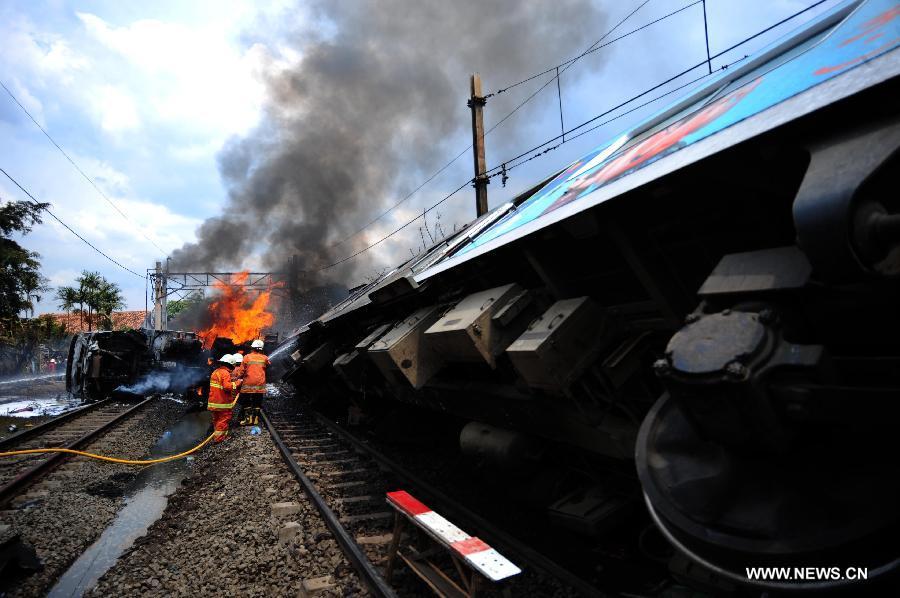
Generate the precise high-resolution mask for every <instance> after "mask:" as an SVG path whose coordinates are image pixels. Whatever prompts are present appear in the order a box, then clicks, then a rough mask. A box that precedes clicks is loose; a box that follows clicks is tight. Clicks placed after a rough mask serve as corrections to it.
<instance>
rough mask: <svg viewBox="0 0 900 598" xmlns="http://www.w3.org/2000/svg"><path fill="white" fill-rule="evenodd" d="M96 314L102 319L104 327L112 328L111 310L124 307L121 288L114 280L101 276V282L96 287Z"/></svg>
mask: <svg viewBox="0 0 900 598" xmlns="http://www.w3.org/2000/svg"><path fill="white" fill-rule="evenodd" d="M95 302H96V305H95V307H96V310H97V314H98V315H100V317H101V318H102V319H103V320H102V321H103V323H104V324H105V325H106V328H108V329H109V330H112V327H113V324H112V312H114V311H116V310H117V309H122V308H123V307H125V299H124V298H123V297H122V289H120V288H119V285H117V284H116V283H114V282H109V281H108V280H106V279H105V278H103V277H101V282H100V285H99V287H98V288H97V292H96V296H95Z"/></svg>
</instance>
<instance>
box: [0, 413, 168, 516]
mask: <svg viewBox="0 0 900 598" xmlns="http://www.w3.org/2000/svg"><path fill="white" fill-rule="evenodd" d="M155 398H156V397H155V396H152V397H150V398H147V399H144V400H143V401H141V402H140V403H138V404H137V405H135V406H134V407H131V408H130V409H127V410H125V411H123V412H122V413H120V414H119V415H117V416H115V417H114V418H112V419H111V420H109V421H108V422H106V423H104V424H102V425H100V426H99V427H97V428H94V429H93V430H91V431H90V432H88V433H87V434H85V435H84V436H81V437H80V438H78V439H76V440H73V441H72V442H70V443H69V444H66V445H65V446H62V447H60V448H67V449H78V448H81V447H83V446H84V445H86V444H88V443H89V442H90V441H91V440H93V439H94V438H96V437H97V436H98V435H100V434H102V433H103V432H106V431H107V430H109V429H110V428H111V427H113V426H114V425H116V424H117V423H119V422H120V421H122V420H123V419H125V418H126V417H128V416H130V415H131V414H133V413H135V412H136V411H137V410H139V409H141V408H142V407H144V406H145V405H147V403H149V402H150V401H152V400H153V399H155ZM70 457H71V455H67V454H66V453H54V454H53V455H52V456H51V457H50V458H48V459H46V460H44V461H41V462H40V463H38V464H37V465H35V466H34V467H31V468H30V469H27V470H25V471H24V472H22V473H21V474H19V475H18V476H16V477H15V478H13V479H12V480H10V481H9V482H8V483H7V484H5V485H4V486H3V487H2V488H0V506H3V505H5V504H6V503H7V502H9V500H10V499H11V498H12V497H13V496H15V495H16V494H18V493H19V492H20V491H21V489H22V488H24V487H26V486H28V485H29V484H30V483H31V482H32V481H34V479H35V478H36V477H38V476H40V475H42V474H45V473H47V472H48V471H50V470H51V469H53V468H54V467H57V466H58V465H60V464H61V463H62V462H63V461H65V460H66V459H68V458H70Z"/></svg>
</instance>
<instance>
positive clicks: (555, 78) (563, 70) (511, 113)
mask: <svg viewBox="0 0 900 598" xmlns="http://www.w3.org/2000/svg"><path fill="white" fill-rule="evenodd" d="M649 2H650V0H644V1H643V2H642V3H640V4H639V5H638V7H637V8H635V9H634V10H632V11H631V12H630V13H628V14H627V15H625V17H623V18H622V19H621V20H620V21H619V22H618V23H616V24H615V25H613V27H612V29H610V30H609V31H607V32H606V33H604V34H603V35H602V36H601V37H600V39H598V40H597V41H595V42H594V43H593V44H591V45H590V46H589V47H588V49H587V50H585V51H584V52H582V53H581V54H579V55H578V56H576V57H575V58H573V59H571V60H569V61H568V63H567V64H566V66H565V67H563V69H562V70H560V71H557V73H556V75H554V76H553V77H551V78H550V79H548V80H547V82H546V83H544V84H543V85H541V86H540V87H538V88H537V89H536V90H534V92H532V94H531V95H530V96H528V97H527V98H525V99H524V100H522V101H521V102H519V104H518V105H517V106H516V107H515V108H513V109H512V110H511V111H510V112H509V113H508V114H507V115H506V116H504V117H503V118H501V119H500V120H498V121H497V122H496V123H494V124H493V125H492V126H491V128H489V129H488V130H487V131H485V132H484V136H485V137H487V136H488V135H489V134H490V133H491V131H493V130H494V129H496V128H497V127H499V126H500V125H502V124H503V123H504V122H506V121H507V119H509V118H510V117H511V116H512V115H513V114H515V113H516V112H518V111H519V109H520V108H522V106H524V105H525V104H527V103H528V102H530V101H531V100H532V99H533V98H534V97H535V96H536V95H537V94H539V93H541V91H543V90H544V89H545V88H546V87H547V86H548V85H550V84H551V83H553V82H554V81H557V80H558V79H559V77H560V75H562V74H563V73H565V72H566V71H567V70H568V69H569V68H570V67H571V66H572V65H573V64H575V63H576V62H578V60H580V59H581V58H582V57H584V56H586V55H587V54H588V53H589V52H592V51H593V50H595V49H599V48H597V47H596V46H597V44H599V43H600V42H602V41H603V40H604V39H606V38H607V37H609V35H610V34H611V33H612V32H613V31H615V30H616V29H618V28H619V27H621V26H622V25H623V24H624V23H625V21H627V20H628V19H630V18H631V17H632V16H633V15H634V14H635V13H636V12H637V11H639V10H640V9H642V8H644V7H645V6H646V5H647V4H648V3H649ZM560 66H562V65H560ZM556 69H557V67H553V70H556ZM486 97H490V96H486ZM469 147H471V146H469Z"/></svg>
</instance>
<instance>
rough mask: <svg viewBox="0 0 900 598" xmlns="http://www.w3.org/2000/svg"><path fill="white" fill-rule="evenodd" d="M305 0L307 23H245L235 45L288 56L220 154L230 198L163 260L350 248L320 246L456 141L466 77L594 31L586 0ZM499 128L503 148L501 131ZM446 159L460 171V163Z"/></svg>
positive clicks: (206, 263)
mask: <svg viewBox="0 0 900 598" xmlns="http://www.w3.org/2000/svg"><path fill="white" fill-rule="evenodd" d="M311 4H312V9H311V14H312V15H313V18H312V20H311V21H310V20H308V19H307V20H306V21H305V22H304V24H302V25H291V24H290V17H291V15H292V14H294V13H292V11H286V12H285V14H284V20H283V22H281V23H278V24H277V26H275V29H276V31H277V32H276V33H273V31H272V24H271V23H270V24H269V26H266V27H260V29H261V30H262V29H265V32H264V33H263V32H262V31H257V32H250V33H248V35H247V38H248V40H250V41H253V42H258V41H262V42H263V43H266V44H268V45H270V47H278V46H279V45H281V46H282V47H283V46H287V47H289V48H291V49H293V50H294V51H295V52H297V54H298V55H299V56H300V58H299V59H297V60H296V61H295V62H294V63H293V64H292V65H290V66H289V67H288V68H281V69H280V70H279V69H276V68H274V67H273V68H272V69H271V70H270V72H268V73H267V75H266V84H267V89H268V97H267V101H266V107H265V114H264V117H263V119H262V123H261V124H260V126H259V127H258V128H257V129H256V130H255V131H254V132H253V134H251V135H250V136H248V137H246V138H243V139H234V140H232V141H230V142H229V143H228V144H226V146H225V147H224V148H223V149H222V151H221V153H220V155H219V166H220V171H221V175H222V178H223V180H224V181H225V184H226V186H227V188H228V193H229V196H228V200H227V202H226V204H225V207H224V209H223V212H222V214H221V215H219V216H216V217H214V218H210V219H209V220H207V221H206V222H204V223H203V224H202V225H201V226H200V228H199V230H198V231H197V237H198V241H197V242H196V243H190V244H186V245H184V246H183V247H182V248H181V249H179V250H177V251H175V252H174V254H173V256H172V257H173V267H174V268H175V269H178V270H207V269H236V268H240V267H241V266H246V265H247V262H248V261H251V262H252V263H253V264H255V265H257V266H259V265H261V266H262V267H263V268H264V269H266V270H276V271H277V270H282V269H283V268H285V267H286V263H287V261H288V260H289V259H290V257H291V256H294V255H296V256H298V258H299V267H300V269H301V270H304V271H306V272H309V273H315V272H316V271H318V270H319V269H320V268H322V267H323V266H326V265H328V264H330V263H332V262H333V261H335V260H336V259H339V258H342V257H344V256H346V255H349V254H350V253H352V252H354V251H355V250H358V249H360V248H362V247H364V246H365V245H367V243H368V242H371V241H372V240H373V238H372V237H369V238H367V237H366V236H365V235H361V236H359V237H357V238H355V239H353V240H351V241H348V242H347V243H344V244H343V245H340V246H338V247H334V246H333V245H334V244H335V243H336V242H338V241H340V240H341V239H343V238H344V237H345V236H346V235H348V234H350V233H352V232H353V231H355V230H356V229H357V228H358V227H360V226H362V225H363V224H365V223H366V222H367V221H368V220H369V219H371V218H372V217H373V216H374V215H376V214H378V213H380V212H381V211H383V210H384V209H385V207H386V206H387V205H389V204H391V203H393V202H394V201H396V200H397V199H398V198H399V197H402V196H403V195H405V194H406V193H407V192H409V191H410V190H412V189H413V188H415V186H416V184H417V183H419V182H420V181H421V180H422V179H423V178H424V177H425V176H427V175H428V174H430V173H431V172H433V171H434V170H436V169H437V168H438V167H440V166H441V165H443V164H444V163H445V162H446V161H447V160H448V158H449V157H450V156H452V155H453V154H455V153H456V152H458V151H459V149H460V146H461V145H462V144H463V143H465V142H466V141H468V140H470V138H469V137H468V135H469V133H468V127H469V121H470V116H469V112H468V109H467V108H466V105H465V101H466V98H467V96H468V81H469V75H470V74H471V73H472V72H480V73H481V74H482V76H483V77H484V80H485V89H484V92H485V93H486V92H488V91H489V90H490V89H493V88H495V87H496V86H499V85H502V84H506V83H510V82H514V81H516V80H518V79H519V78H521V77H524V76H527V75H528V74H531V73H533V72H535V71H537V70H540V69H543V68H545V67H547V66H551V65H553V64H555V63H556V62H558V61H561V60H563V59H566V58H569V57H571V56H573V55H577V54H578V53H579V52H580V51H581V50H583V49H585V48H587V47H588V46H589V45H590V44H591V43H592V42H593V41H595V40H596V39H597V38H599V37H600V36H601V35H602V33H603V31H604V26H605V17H604V15H603V14H602V12H601V11H600V10H599V8H598V6H597V4H596V3H594V2H591V0H553V1H552V2H550V1H547V2H522V1H521V0H493V1H489V2H485V1H483V0H453V1H448V0H413V1H410V0H361V1H347V2H344V1H340V2H336V1H334V0H313V2H312V3H311ZM307 14H310V13H307ZM285 23H287V24H285ZM592 60H594V61H596V60H597V59H596V58H593V59H592ZM595 67H596V62H594V67H592V68H595ZM575 71H576V69H573V70H572V72H573V75H572V76H576V75H575V74H574V73H575ZM567 76H568V75H567ZM522 95H523V94H518V95H516V94H513V93H509V94H503V95H499V96H496V97H495V98H493V99H491V100H490V104H489V107H490V113H489V115H491V116H493V117H494V118H498V117H499V115H501V114H505V112H507V111H509V110H510V109H511V108H512V107H513V106H514V105H515V103H517V102H518V101H519V100H520V99H521V98H522ZM544 108H546V107H544ZM534 114H535V113H534V111H533V107H532V106H529V107H528V108H527V109H526V110H523V111H522V113H521V114H518V115H517V116H516V119H517V121H516V123H514V126H515V127H524V128H527V126H528V123H529V120H530V118H531V117H533V115H534ZM486 122H487V123H488V124H490V122H491V118H490V117H488V118H487V119H486ZM508 130H509V128H506V131H508ZM506 131H505V132H504V139H505V141H506V142H507V143H512V142H513V141H514V140H515V135H514V134H513V135H512V136H510V134H509V133H508V132H506ZM491 143H492V144H493V145H490V147H491V149H492V151H494V150H498V149H499V148H498V146H497V142H496V141H494V140H493V139H492V141H491ZM498 153H499V152H498ZM457 167H458V170H457V172H458V173H460V175H461V177H463V180H464V178H465V177H467V176H470V175H471V172H470V171H471V158H469V157H468V156H467V157H466V158H465V159H461V160H460V161H459V162H458V163H457ZM437 191H443V190H442V189H438V190H436V192H437ZM470 203H471V202H466V206H467V209H466V211H465V213H466V214H468V213H469V212H471V211H472V210H471V206H470V205H469V204H470ZM417 209H419V210H421V207H419V208H417ZM449 209H454V208H449ZM459 209H460V210H461V208H459ZM460 213H461V214H462V212H460ZM469 217H471V215H470V216H469ZM467 219H468V218H465V217H464V218H463V220H467ZM386 226H387V225H383V227H382V228H381V229H378V230H379V231H380V232H384V230H386V228H385V227H386ZM413 230H414V229H413ZM407 249H408V248H407V247H406V246H405V245H404V246H400V247H390V246H388V245H382V246H379V248H378V250H377V251H370V252H367V253H365V254H363V255H362V256H360V257H359V258H356V259H354V260H352V261H351V262H348V263H347V264H346V265H345V266H343V267H342V268H338V269H334V270H329V271H327V272H326V273H324V275H323V274H307V275H306V276H305V277H304V278H302V279H301V280H302V283H303V284H305V285H308V286H314V285H319V284H322V283H324V282H328V281H329V280H332V281H334V280H337V281H340V282H343V283H346V284H348V285H349V286H353V285H354V284H356V283H358V282H360V280H357V279H358V278H361V277H363V276H365V275H366V274H367V273H370V272H372V270H374V269H375V268H376V267H380V266H384V265H387V264H390V263H394V262H397V261H399V260H400V258H402V257H403V255H404V254H406V257H409V253H408V251H407ZM249 256H253V257H252V258H250V257H249ZM260 260H261V262H260ZM379 260H380V261H379Z"/></svg>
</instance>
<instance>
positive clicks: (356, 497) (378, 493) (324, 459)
mask: <svg viewBox="0 0 900 598" xmlns="http://www.w3.org/2000/svg"><path fill="white" fill-rule="evenodd" d="M282 404H283V403H282ZM265 423H266V425H267V427H268V428H269V430H270V432H271V433H272V435H273V437H274V438H275V442H276V443H277V444H278V446H279V449H280V450H281V452H282V455H283V457H284V458H285V460H286V461H287V462H288V465H289V466H290V467H291V468H292V470H293V471H294V472H295V475H296V476H297V477H298V479H299V480H300V482H301V484H302V485H305V486H307V492H308V494H309V495H310V497H311V499H312V501H313V503H314V504H316V506H317V508H318V509H319V510H320V512H321V513H322V516H323V518H324V519H325V520H326V521H327V522H329V524H330V525H329V527H330V528H331V529H332V531H333V533H334V534H335V537H336V539H338V541H339V542H340V543H341V545H342V548H343V550H344V552H345V554H347V555H348V558H349V560H350V561H351V562H354V563H356V568H357V571H358V572H359V573H360V575H361V576H363V578H364V579H366V581H367V585H368V586H369V587H371V588H374V589H375V591H376V592H377V593H379V594H380V595H392V594H393V593H396V594H397V595H408V596H417V595H422V594H423V593H424V594H428V593H429V592H428V589H427V587H426V586H425V585H424V582H422V581H421V580H420V579H418V578H417V577H415V576H414V575H413V574H412V573H411V572H410V571H409V570H408V569H407V568H406V567H405V565H403V564H402V563H401V562H399V560H398V561H397V562H395V564H394V574H393V576H392V578H391V583H387V582H386V581H385V579H384V568H385V565H386V561H387V554H388V550H389V547H390V544H391V540H392V539H393V528H394V510H393V509H392V508H391V507H390V506H388V504H387V502H386V497H385V494H386V492H388V491H392V490H397V489H405V490H408V491H410V492H411V493H412V494H414V495H416V496H418V497H420V498H423V499H426V502H427V503H428V504H429V505H430V506H432V507H434V508H435V510H436V511H437V512H439V513H442V514H443V515H445V516H447V517H448V518H449V519H451V520H452V521H453V523H455V524H457V526H459V527H460V528H462V529H463V530H464V531H468V532H470V533H471V534H473V535H474V534H475V532H476V531H477V534H478V536H479V537H481V538H483V539H485V540H487V541H488V542H489V543H490V544H491V545H492V546H494V547H496V548H497V549H498V550H499V551H500V552H501V553H503V554H505V555H506V556H508V557H509V558H510V559H511V560H513V561H514V562H515V563H516V564H517V565H519V566H520V567H521V568H522V569H524V572H523V573H522V574H521V575H518V576H516V577H513V578H511V579H509V580H507V581H505V582H504V583H503V584H502V585H496V586H493V585H491V584H490V583H489V582H486V581H485V583H483V584H482V586H481V587H480V591H479V594H478V595H479V596H482V595H483V596H492V595H505V594H504V592H506V593H507V594H511V595H514V596H519V595H531V596H566V595H579V594H583V595H599V594H600V591H599V590H598V589H596V588H595V587H593V586H591V585H590V584H589V583H587V582H586V581H585V580H583V579H581V578H579V577H578V576H577V575H575V574H573V573H571V572H570V571H568V570H566V569H565V568H564V567H562V566H560V565H559V564H557V563H554V562H553V561H551V560H550V559H548V558H546V557H545V556H543V555H542V554H539V553H538V552H536V551H535V550H533V549H532V548H530V547H529V546H527V545H525V544H523V543H521V542H519V541H518V540H516V539H515V538H513V537H512V536H510V535H509V534H507V533H505V532H504V531H503V530H500V529H498V528H497V527H495V526H493V525H492V524H491V523H490V522H488V521H486V520H484V519H483V518H482V517H480V516H479V515H477V514H476V513H473V512H471V511H469V510H468V509H467V508H466V507H464V506H463V505H461V504H459V503H458V502H456V501H455V500H453V499H452V498H451V497H449V496H448V495H446V494H444V493H442V492H440V491H439V490H438V489H436V488H435V487H434V486H432V485H430V484H428V483H427V482H425V481H424V480H422V479H421V478H419V477H418V476H417V475H416V474H415V473H414V472H412V471H410V470H408V469H407V468H405V467H403V465H401V464H400V463H398V462H396V461H394V460H392V459H390V458H388V457H386V456H385V455H383V454H381V453H380V452H378V451H377V450H375V449H374V448H373V447H371V446H368V445H367V444H366V443H363V442H361V441H360V440H358V439H356V438H354V437H353V436H351V435H350V434H348V433H347V432H345V431H343V430H342V429H341V428H340V427H338V426H336V425H335V424H333V423H332V422H329V421H328V420H327V419H325V418H324V417H322V416H321V415H318V414H314V413H305V412H300V411H298V410H293V409H281V410H274V409H272V408H271V407H270V408H269V412H268V413H267V414H266V417H265ZM404 537H408V536H404ZM448 557H449V555H448ZM444 564H445V565H447V567H446V570H447V571H453V567H454V565H453V564H452V562H451V561H450V559H449V558H447V559H446V560H445V562H444Z"/></svg>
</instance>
